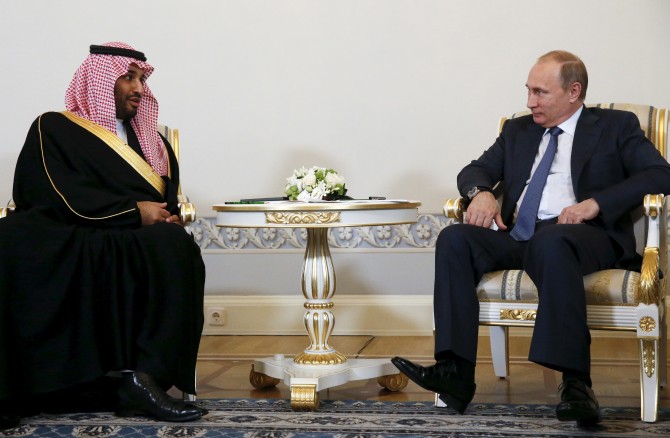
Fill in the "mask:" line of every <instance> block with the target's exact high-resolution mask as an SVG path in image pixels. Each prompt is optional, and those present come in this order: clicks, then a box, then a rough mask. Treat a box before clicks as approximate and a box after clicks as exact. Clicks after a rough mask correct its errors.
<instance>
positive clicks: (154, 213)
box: [137, 201, 181, 225]
mask: <svg viewBox="0 0 670 438" xmlns="http://www.w3.org/2000/svg"><path fill="white" fill-rule="evenodd" d="M137 207H138V208H139V209H140V215H141V216H142V225H153V224H155V223H157V222H172V223H176V224H177V225H181V219H180V218H179V216H177V215H171V214H170V212H169V211H167V210H166V209H165V208H166V207H167V202H152V201H140V202H138V203H137Z"/></svg>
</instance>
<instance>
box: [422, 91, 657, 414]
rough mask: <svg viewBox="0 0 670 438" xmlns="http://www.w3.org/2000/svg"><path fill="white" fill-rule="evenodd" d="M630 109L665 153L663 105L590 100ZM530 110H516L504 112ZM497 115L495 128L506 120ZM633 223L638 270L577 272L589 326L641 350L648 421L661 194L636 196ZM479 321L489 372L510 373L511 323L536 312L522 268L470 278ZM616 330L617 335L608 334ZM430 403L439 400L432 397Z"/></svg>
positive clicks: (451, 211)
mask: <svg viewBox="0 0 670 438" xmlns="http://www.w3.org/2000/svg"><path fill="white" fill-rule="evenodd" d="M587 106H598V107H603V108H614V109H622V110H627V111H631V112H633V113H635V114H636V115H637V117H638V118H639V120H640V125H641V127H642V130H643V131H644V132H645V135H646V136H647V138H648V139H649V140H651V141H652V143H654V145H655V146H656V148H657V149H658V150H659V151H660V152H661V154H662V155H663V156H664V157H665V158H666V159H667V158H668V156H667V147H668V121H669V120H668V119H669V114H668V110H667V109H662V108H654V107H652V106H649V105H636V104H619V103H613V104H593V105H587ZM525 114H529V111H524V112H521V113H515V114H513V115H512V116H511V117H509V118H514V117H519V116H523V115H525ZM507 119H508V118H507V117H503V118H502V119H501V120H500V123H499V125H498V131H500V130H501V129H502V126H503V124H504V122H505V120H507ZM640 203H641V207H640V208H639V209H638V210H636V211H635V212H634V213H633V215H632V218H633V220H634V222H635V225H634V227H635V236H636V240H637V249H638V252H639V253H640V254H642V255H643V263H642V269H641V272H639V273H638V272H634V271H627V270H623V269H608V270H605V271H599V272H594V273H592V274H589V275H586V276H585V277H584V286H585V289H586V301H587V320H588V324H589V328H590V329H591V330H609V331H613V332H620V333H621V332H632V333H635V334H636V336H637V342H638V346H639V352H640V358H639V359H640V389H641V418H642V420H643V421H647V422H654V421H656V417H657V410H658V392H659V387H662V386H665V383H666V379H667V343H668V333H667V324H666V317H665V311H666V307H665V306H666V295H667V291H668V284H667V275H668V219H669V212H668V207H669V206H668V199H667V198H664V196H663V194H648V195H646V196H645V197H644V199H640ZM444 214H445V215H446V216H447V217H449V218H452V219H454V221H455V222H459V221H461V220H462V218H463V199H462V198H457V199H448V200H447V201H446V203H445V205H444ZM477 297H478V299H479V308H480V310H479V324H480V325H487V326H489V331H490V340H491V355H492V357H493V366H494V372H495V374H496V376H498V377H507V376H508V375H509V353H508V338H509V328H510V327H532V326H533V325H534V322H535V316H536V313H537V303H538V293H537V288H536V287H535V285H534V284H533V282H532V280H531V279H530V278H529V277H528V275H527V274H526V273H525V272H524V271H521V270H505V271H496V272H489V273H487V274H485V275H484V277H483V278H482V279H481V281H480V282H479V284H478V285H477ZM615 336H616V335H615ZM435 400H436V404H438V405H439V404H440V403H438V399H437V397H436V399H435Z"/></svg>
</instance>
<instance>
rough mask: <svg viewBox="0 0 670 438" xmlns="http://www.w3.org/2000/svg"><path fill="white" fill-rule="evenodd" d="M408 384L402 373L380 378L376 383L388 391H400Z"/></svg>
mask: <svg viewBox="0 0 670 438" xmlns="http://www.w3.org/2000/svg"><path fill="white" fill-rule="evenodd" d="M408 382H409V379H408V378H407V376H406V375H404V374H403V373H398V374H391V375H388V376H380V377H378V378H377V383H378V384H379V386H382V387H384V388H386V389H388V390H389V391H394V392H395V391H400V390H402V389H403V388H405V386H407V383H408Z"/></svg>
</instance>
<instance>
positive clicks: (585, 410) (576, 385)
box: [556, 379, 602, 427]
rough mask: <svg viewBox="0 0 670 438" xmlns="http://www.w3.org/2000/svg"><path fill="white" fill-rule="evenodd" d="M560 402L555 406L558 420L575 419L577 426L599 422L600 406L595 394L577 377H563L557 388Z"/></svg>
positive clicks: (587, 425) (593, 424) (586, 425)
mask: <svg viewBox="0 0 670 438" xmlns="http://www.w3.org/2000/svg"><path fill="white" fill-rule="evenodd" d="M558 389H559V390H560V391H562V392H561V402H560V403H559V404H558V406H556V418H558V420H559V421H576V422H577V425H578V426H581V427H589V426H595V425H596V424H598V423H600V420H601V419H602V417H601V416H600V407H599V406H598V400H596V395H595V394H594V393H593V390H592V389H591V388H589V386H588V385H587V384H586V383H585V382H583V381H581V380H579V379H565V380H564V381H563V383H561V386H559V388H558Z"/></svg>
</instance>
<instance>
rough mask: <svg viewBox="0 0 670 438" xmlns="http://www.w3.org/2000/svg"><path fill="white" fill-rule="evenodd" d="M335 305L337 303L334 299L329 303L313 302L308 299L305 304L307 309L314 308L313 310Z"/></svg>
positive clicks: (329, 307)
mask: <svg viewBox="0 0 670 438" xmlns="http://www.w3.org/2000/svg"><path fill="white" fill-rule="evenodd" d="M334 306H335V303H333V302H332V301H330V302H328V303H311V302H309V301H307V302H306V303H305V304H304V307H305V309H313V310H323V309H332V308H333V307H334Z"/></svg>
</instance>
